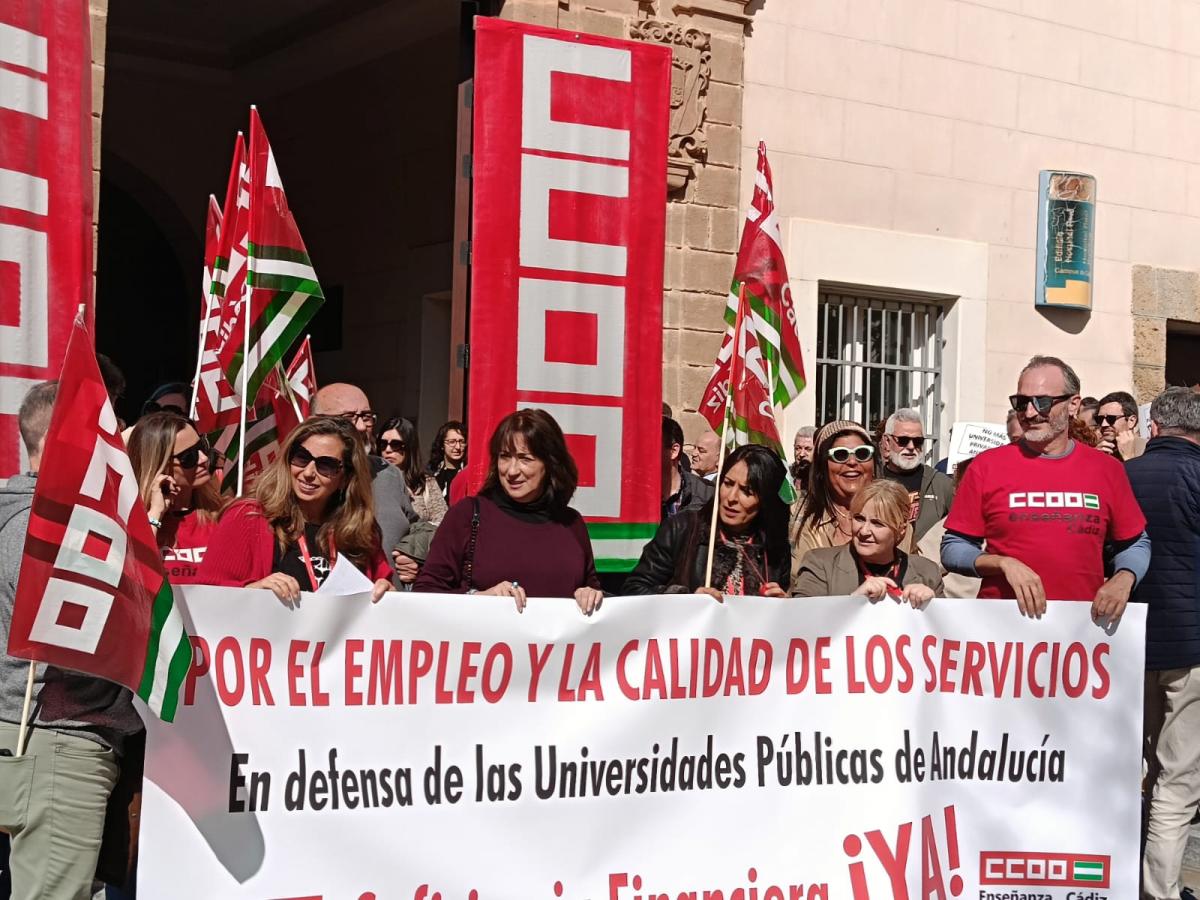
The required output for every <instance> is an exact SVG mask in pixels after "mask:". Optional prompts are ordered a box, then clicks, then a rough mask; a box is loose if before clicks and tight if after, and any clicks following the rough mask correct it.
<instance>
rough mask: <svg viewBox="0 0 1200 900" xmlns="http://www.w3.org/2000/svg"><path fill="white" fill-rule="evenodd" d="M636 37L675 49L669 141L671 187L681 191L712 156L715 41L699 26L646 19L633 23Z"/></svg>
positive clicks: (668, 167) (672, 57)
mask: <svg viewBox="0 0 1200 900" xmlns="http://www.w3.org/2000/svg"><path fill="white" fill-rule="evenodd" d="M629 36H630V37H632V38H634V39H635V40H642V41H652V42H654V43H656V44H666V45H668V46H669V47H670V48H671V125H670V142H669V143H668V144H667V190H670V191H677V190H679V189H680V188H682V187H684V186H685V185H687V183H688V179H689V178H691V177H693V176H694V175H695V174H696V169H697V167H698V166H699V165H700V164H701V163H703V162H704V160H705V159H706V158H707V157H708V137H707V135H706V134H705V130H704V125H705V123H704V119H705V114H706V112H707V106H708V82H709V79H710V78H711V77H712V44H711V41H710V40H709V36H708V35H707V34H706V33H705V32H703V31H701V30H700V29H698V28H688V27H686V26H684V25H680V24H678V23H675V22H660V21H658V20H656V19H642V20H640V21H636V22H630V23H629Z"/></svg>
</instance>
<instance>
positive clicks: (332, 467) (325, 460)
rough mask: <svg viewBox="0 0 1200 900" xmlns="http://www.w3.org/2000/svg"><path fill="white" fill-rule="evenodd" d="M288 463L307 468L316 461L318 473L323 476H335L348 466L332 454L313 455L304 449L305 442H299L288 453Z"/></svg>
mask: <svg viewBox="0 0 1200 900" xmlns="http://www.w3.org/2000/svg"><path fill="white" fill-rule="evenodd" d="M288 463H289V464H290V465H291V466H292V467H294V468H297V469H307V468H308V464H309V463H315V464H316V467H317V474H318V475H320V476H321V477H322V478H335V477H337V475H338V474H339V473H340V472H341V471H342V469H344V468H346V464H345V463H344V462H342V461H341V460H340V459H336V458H335V457H332V456H313V455H312V454H311V453H309V452H308V451H307V450H305V449H304V445H303V444H297V445H296V446H295V447H293V448H292V452H291V453H290V454H289V455H288Z"/></svg>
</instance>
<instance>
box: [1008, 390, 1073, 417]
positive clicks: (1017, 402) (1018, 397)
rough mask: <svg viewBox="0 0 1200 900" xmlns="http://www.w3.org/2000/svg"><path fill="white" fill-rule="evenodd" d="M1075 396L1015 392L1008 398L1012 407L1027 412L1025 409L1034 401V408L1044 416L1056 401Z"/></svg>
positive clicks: (1020, 411) (1059, 401)
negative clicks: (1033, 394)
mask: <svg viewBox="0 0 1200 900" xmlns="http://www.w3.org/2000/svg"><path fill="white" fill-rule="evenodd" d="M1074 396H1075V395H1074V394H1058V395H1057V396H1054V397H1050V396H1047V395H1045V394H1038V395H1036V396H1030V395H1029V394H1013V395H1012V396H1011V397H1009V398H1008V402H1009V404H1010V405H1011V406H1012V408H1013V409H1015V410H1016V411H1017V412H1019V413H1023V412H1025V410H1026V409H1028V408H1029V404H1030V403H1032V404H1033V406H1034V408H1035V409H1036V410H1037V411H1038V415H1039V416H1044V415H1046V413H1048V412H1050V410H1052V409H1053V408H1054V405H1055V404H1056V403H1062V402H1063V401H1064V400H1070V399H1071V398H1072V397H1074Z"/></svg>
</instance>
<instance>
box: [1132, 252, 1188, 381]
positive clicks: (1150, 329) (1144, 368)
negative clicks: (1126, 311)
mask: <svg viewBox="0 0 1200 900" xmlns="http://www.w3.org/2000/svg"><path fill="white" fill-rule="evenodd" d="M1169 322H1188V323H1192V324H1200V273H1197V272H1189V271H1186V270H1181V269H1160V268H1155V267H1154V266H1134V267H1133V394H1134V396H1135V397H1137V401H1138V403H1149V402H1150V401H1151V400H1153V399H1154V398H1155V397H1156V396H1158V394H1159V393H1160V392H1161V391H1162V390H1163V388H1165V387H1166V386H1167V383H1166V371H1167V326H1168V323H1169Z"/></svg>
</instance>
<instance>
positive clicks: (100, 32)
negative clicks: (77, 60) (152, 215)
mask: <svg viewBox="0 0 1200 900" xmlns="http://www.w3.org/2000/svg"><path fill="white" fill-rule="evenodd" d="M88 12H89V17H90V18H91V28H92V266H93V270H92V271H93V273H94V272H95V265H96V246H97V242H98V236H99V231H98V229H97V223H98V222H99V221H100V122H101V114H102V113H103V112H104V45H105V39H106V37H107V34H108V31H107V26H108V0H89V3H88Z"/></svg>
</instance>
